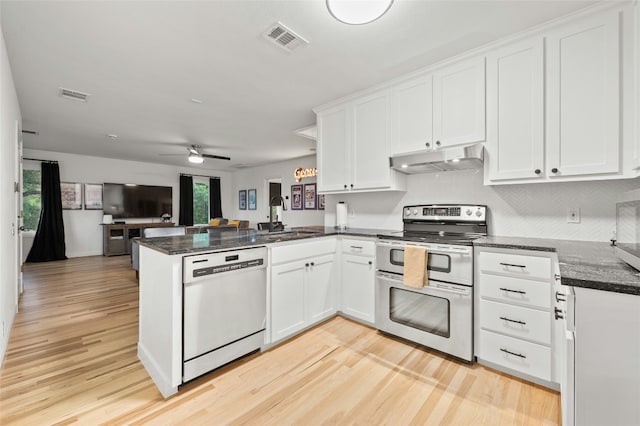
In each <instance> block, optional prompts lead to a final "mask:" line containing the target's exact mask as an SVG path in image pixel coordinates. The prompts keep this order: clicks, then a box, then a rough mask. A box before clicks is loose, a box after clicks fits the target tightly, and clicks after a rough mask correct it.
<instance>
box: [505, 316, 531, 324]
mask: <svg viewBox="0 0 640 426" xmlns="http://www.w3.org/2000/svg"><path fill="white" fill-rule="evenodd" d="M500 319H501V320H504V321H509V322H515V323H516V324H522V325H526V324H527V323H526V322H524V321H519V320H512V319H510V318H507V317H500Z"/></svg>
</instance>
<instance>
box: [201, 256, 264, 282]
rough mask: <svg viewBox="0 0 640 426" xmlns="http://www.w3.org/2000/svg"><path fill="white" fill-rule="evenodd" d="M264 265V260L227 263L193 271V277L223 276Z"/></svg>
mask: <svg viewBox="0 0 640 426" xmlns="http://www.w3.org/2000/svg"><path fill="white" fill-rule="evenodd" d="M263 264H264V259H253V260H247V261H245V262H236V263H227V264H224V265H216V266H208V267H205V268H199V269H194V270H193V277H194V278H196V277H203V276H205V275H213V274H221V273H223V272H229V271H237V270H240V269H246V268H252V267H254V266H260V265H263Z"/></svg>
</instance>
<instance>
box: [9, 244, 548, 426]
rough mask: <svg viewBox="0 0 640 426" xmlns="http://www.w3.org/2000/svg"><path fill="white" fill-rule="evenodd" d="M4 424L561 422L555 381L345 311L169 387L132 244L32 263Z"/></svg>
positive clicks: (12, 344)
mask: <svg viewBox="0 0 640 426" xmlns="http://www.w3.org/2000/svg"><path fill="white" fill-rule="evenodd" d="M24 278H25V292H24V294H23V295H22V298H21V300H20V312H19V313H18V314H17V316H16V319H15V323H14V326H13V330H12V331H11V337H10V341H9V348H8V351H7V354H6V358H5V361H4V365H3V368H2V371H1V376H0V386H1V389H0V412H1V414H0V424H3V425H4V424H20V425H39V424H43V425H44V424H71V423H76V422H77V423H79V424H90V425H94V424H102V423H105V424H143V423H144V424H146V423H150V424H185V425H194V424H209V425H221V424H237V425H239V424H255V425H271V424H273V425H281V424H305V425H316V424H318V425H319V424H366V425H369V424H388V425H405V424H407V425H408V424H415V425H421V424H429V425H430V424H449V425H476V424H477V425H480V424H487V425H498V424H502V425H512V424H558V423H559V395H558V393H557V392H553V391H550V390H547V389H545V388H542V387H539V386H536V385H532V384H529V383H526V382H524V381H521V380H517V379H513V378H510V377H508V376H505V375H502V374H499V373H497V372H494V371H492V370H489V369H486V368H484V367H481V366H479V365H473V366H468V365H466V364H463V363H460V362H457V361H455V360H452V359H450V358H448V357H444V356H442V355H440V354H437V353H435V352H431V351H429V350H426V349H424V348H421V347H418V346H416V345H412V344H410V343H407V342H405V341H401V340H399V339H394V338H391V337H389V336H386V335H383V334H380V333H378V332H377V331H376V330H374V329H371V328H368V327H365V326H362V325H359V324H357V323H354V322H352V321H349V320H346V319H344V318H334V319H332V320H329V321H327V322H325V323H323V324H321V325H319V326H317V327H315V328H313V329H311V330H309V331H307V332H306V333H304V334H302V335H300V336H298V337H296V338H295V339H293V340H291V341H289V342H287V343H285V344H283V345H280V346H278V347H275V348H273V349H272V350H270V351H267V352H265V353H262V354H254V355H251V356H249V357H247V358H244V359H243V360H241V361H239V362H236V363H234V364H232V365H230V366H227V367H225V368H222V369H220V370H217V371H215V372H212V373H210V374H208V375H205V376H203V377H201V378H199V379H197V380H194V381H192V382H191V383H189V384H187V385H185V386H183V387H182V388H181V389H180V391H179V392H178V394H177V395H175V396H174V397H172V398H170V399H168V400H163V399H162V397H161V395H160V393H159V392H158V391H157V389H156V388H155V386H154V384H153V382H152V381H151V379H150V378H149V376H148V375H147V373H146V371H145V370H144V368H143V367H142V365H141V364H140V362H139V361H138V358H137V356H136V343H137V338H138V324H137V319H138V292H137V291H138V288H137V285H136V281H135V274H134V271H133V270H132V269H130V266H129V259H128V257H111V258H105V257H86V258H78V259H69V260H66V261H58V262H49V263H43V264H28V265H26V267H25V274H24Z"/></svg>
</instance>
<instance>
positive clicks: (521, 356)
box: [500, 348, 526, 359]
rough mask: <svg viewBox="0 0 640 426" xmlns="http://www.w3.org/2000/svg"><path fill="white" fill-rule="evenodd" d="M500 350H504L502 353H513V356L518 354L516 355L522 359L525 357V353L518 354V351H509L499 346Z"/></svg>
mask: <svg viewBox="0 0 640 426" xmlns="http://www.w3.org/2000/svg"><path fill="white" fill-rule="evenodd" d="M500 350H501V351H502V352H504V353H507V354H509V355H515V356H518V357H520V358H523V359H524V358H526V356H525V355H522V354H518V353H515V352H511V351H509V350H507V349H505V348H500Z"/></svg>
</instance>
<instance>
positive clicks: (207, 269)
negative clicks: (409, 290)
mask: <svg viewBox="0 0 640 426" xmlns="http://www.w3.org/2000/svg"><path fill="white" fill-rule="evenodd" d="M378 232H380V230H369V229H349V230H346V231H338V230H335V229H334V228H328V227H303V228H295V229H294V230H291V231H285V232H274V233H268V232H260V231H255V230H238V231H235V230H233V231H227V230H224V231H220V232H216V233H208V234H194V235H184V236H173V237H158V238H149V239H141V240H140V302H139V303H140V315H139V317H140V325H139V341H138V357H139V358H140V360H141V361H142V363H143V365H144V366H145V368H146V369H147V371H148V372H149V375H150V376H151V378H152V379H153V380H154V382H155V383H156V385H157V386H158V389H159V390H160V392H161V393H162V395H163V396H164V397H168V396H170V395H172V394H174V393H176V392H177V390H178V386H179V385H181V384H182V383H183V382H185V381H188V380H189V379H190V378H194V377H197V376H194V377H189V378H186V379H185V376H186V373H185V371H186V370H187V364H186V363H187V362H188V359H187V357H188V355H186V354H185V352H184V350H185V348H183V345H185V346H186V344H185V343H184V339H185V336H187V335H188V333H191V332H194V330H193V328H197V327H196V326H194V327H191V329H187V328H183V318H184V321H185V326H184V327H186V324H187V318H188V317H189V315H190V314H191V313H193V312H197V313H202V312H204V311H207V310H208V311H211V310H213V309H212V306H207V305H206V304H205V302H202V304H200V302H199V303H198V304H197V306H195V307H194V308H193V309H190V308H189V312H185V311H187V309H188V308H183V306H186V303H185V300H184V299H185V298H186V296H185V294H186V292H183V283H186V282H187V281H188V280H190V279H194V278H195V279H196V280H197V279H200V278H203V279H204V278H207V277H206V276H205V275H208V276H209V277H210V276H212V275H215V277H216V279H218V278H220V279H224V278H223V277H225V276H228V275H230V274H234V273H240V272H241V271H245V272H246V273H249V272H248V270H249V269H251V270H252V272H251V273H252V274H253V275H252V276H251V277H252V278H251V280H249V279H246V278H243V279H242V280H234V281H237V282H238V283H240V282H241V285H243V286H244V285H247V286H251V285H253V287H251V288H249V287H247V288H243V290H242V291H244V292H245V294H246V295H249V296H251V297H253V296H255V295H256V294H257V293H259V291H260V288H262V289H268V288H270V287H269V286H268V285H267V281H268V280H269V277H268V274H266V273H265V268H266V267H267V265H268V266H270V265H271V263H272V261H273V259H272V256H271V253H272V252H273V250H274V249H276V250H281V253H282V256H280V258H281V259H283V260H289V259H290V260H299V259H301V258H302V257H301V256H306V257H314V256H320V255H324V256H325V259H326V261H325V262H324V263H323V262H317V263H318V265H316V266H315V269H317V271H319V276H322V277H323V278H324V283H325V284H326V286H327V287H326V289H327V292H326V293H325V294H324V295H319V296H324V298H323V297H319V298H317V299H316V300H319V301H321V302H322V306H321V307H319V308H318V310H319V315H314V320H313V321H315V322H319V321H320V320H323V319H326V318H328V317H330V316H333V315H334V314H335V313H336V311H337V307H336V300H337V297H336V291H337V283H336V274H335V267H334V263H335V252H336V248H337V244H336V238H335V236H336V235H340V236H349V238H365V239H369V240H371V241H367V243H369V244H370V246H371V247H374V243H373V240H372V238H374V237H375V236H376V235H377V233H378ZM265 247H269V249H268V250H269V252H270V254H269V255H267V249H266V248H265ZM291 248H293V250H292V251H291V252H289V250H290V249H291ZM260 250H261V251H260ZM328 255H330V256H331V257H329V258H326V256H328ZM212 256H213V259H215V262H216V263H215V264H214V266H210V265H209V264H206V266H205V263H204V262H206V261H208V260H209V259H211V257H212ZM189 261H192V262H193V265H197V266H194V267H193V269H189V271H190V272H191V274H190V275H189V276H187V275H188V274H187V272H186V271H187V268H188V267H187V262H189ZM201 262H203V263H201ZM217 262H220V263H217ZM305 263H306V264H307V265H308V264H309V262H305ZM314 263H316V262H313V261H312V262H311V264H312V265H313V264H314ZM372 263H373V262H372V261H370V262H369V263H367V264H366V268H367V270H369V271H371V272H372V271H373V266H372ZM196 268H197V269H196ZM253 269H257V270H261V272H259V271H257V270H256V271H253ZM325 271H326V274H325V273H324V272H325ZM200 274H202V276H201V275H200ZM249 281H251V282H252V283H253V284H247V283H248V282H249ZM371 281H373V275H371ZM299 284H300V285H302V283H299ZM239 285H240V284H238V286H239ZM238 286H235V287H234V288H232V289H229V291H237V292H240V291H241V290H240V289H238V288H237V287H238ZM186 287H187V286H186V285H185V286H184V288H185V289H186ZM300 288H302V287H300ZM202 291H204V290H202V289H200V290H194V292H193V294H194V300H201V299H202V298H203V296H202ZM227 296H228V293H225V297H227ZM238 297H241V296H240V295H238ZM285 297H286V295H285ZM369 297H370V299H371V303H370V305H371V310H373V286H372V287H371V292H370V295H369ZM265 298H266V300H265ZM215 299H216V298H215V297H212V300H213V301H212V303H215ZM218 299H219V298H218ZM270 301H271V295H270V293H269V292H267V294H266V295H264V294H263V296H262V302H261V303H262V308H264V307H265V305H266V309H267V311H266V318H265V315H264V314H263V315H262V317H261V318H260V319H259V320H260V321H259V322H260V324H262V323H264V322H266V334H265V337H264V339H263V340H262V341H261V342H260V343H259V344H257V346H256V340H258V339H260V336H258V334H257V333H258V332H260V331H262V330H255V332H253V333H249V331H247V330H242V332H246V333H248V334H251V335H252V336H253V335H255V336H254V337H252V339H253V342H252V343H253V345H254V346H255V348H257V347H262V346H265V345H268V344H271V343H273V342H275V341H279V340H283V339H284V337H286V336H285V335H284V334H282V335H277V336H275V337H274V338H273V339H272V338H271V337H272V336H271V334H270V327H269V325H270V321H271V318H270V305H271V302H270ZM239 303H240V302H239ZM243 304H244V302H243ZM255 304H256V306H254V308H255V309H254V311H256V312H259V309H260V306H259V305H260V302H259V300H258V299H256V300H255ZM372 314H373V313H372V312H371V316H372ZM228 322H229V321H228V318H227V321H226V322H225V324H228ZM315 322H314V323H315ZM196 324H197V322H196ZM296 324H297V325H296V327H297V326H298V325H300V326H301V327H305V328H306V327H307V326H310V325H312V323H311V321H309V322H303V323H300V322H298V323H296ZM209 325H210V324H209ZM214 325H215V324H214ZM264 328H265V324H262V329H264ZM294 329H296V328H295V327H294V328H289V331H287V333H289V334H287V336H288V335H290V334H291V333H293V330H294ZM248 334H245V335H248ZM274 334H275V333H274ZM215 339H216V337H212V340H214V341H215ZM196 346H197V345H196ZM210 349H212V348H210ZM201 350H206V348H201ZM244 350H245V349H243V348H240V349H238V350H237V351H231V353H225V354H222V355H220V357H221V359H223V360H225V361H226V362H229V361H232V360H233V359H236V358H238V357H240V356H242V355H244V354H246V353H247V352H244V353H242V352H243V351H244ZM211 352H213V351H211ZM209 361H211V360H209ZM209 361H207V362H209ZM220 362H221V361H220V360H219V359H216V360H215V362H214V361H211V363H210V364H208V365H217V366H219V365H220V364H219V363H220ZM183 363H185V364H184V366H183ZM183 367H184V368H185V371H183ZM203 368H205V369H204V370H202V371H203V372H206V371H208V370H210V369H212V368H209V369H208V370H207V369H206V368H207V367H203ZM213 368H215V367H213ZM197 371H201V370H197ZM194 374H197V373H194ZM200 374H203V373H202V372H201V373H200Z"/></svg>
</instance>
